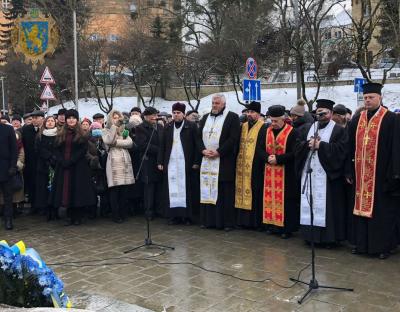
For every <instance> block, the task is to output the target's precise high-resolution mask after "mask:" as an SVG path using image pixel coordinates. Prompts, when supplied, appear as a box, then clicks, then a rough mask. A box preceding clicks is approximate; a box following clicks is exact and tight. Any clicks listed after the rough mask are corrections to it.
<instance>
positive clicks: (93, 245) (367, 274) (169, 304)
mask: <svg viewBox="0 0 400 312" xmlns="http://www.w3.org/2000/svg"><path fill="white" fill-rule="evenodd" d="M15 225H16V229H15V230H14V231H12V232H5V231H4V230H3V229H1V230H0V239H6V240H8V241H9V242H10V243H14V242H16V241H18V240H24V241H25V243H26V244H27V245H28V246H30V247H33V248H35V249H37V250H38V251H39V252H40V254H41V256H42V257H43V258H44V259H45V261H46V262H47V263H48V264H54V263H59V262H67V263H70V262H72V261H75V262H76V261H83V260H95V259H104V258H112V257H121V259H119V260H118V262H121V263H123V264H119V265H113V266H111V265H106V262H103V263H87V264H90V266H87V267H79V265H80V264H78V263H75V265H76V266H57V265H51V267H52V268H53V269H55V271H56V272H57V273H58V274H59V276H60V277H61V278H62V280H63V281H64V283H65V285H66V290H67V293H68V294H69V295H70V297H71V298H72V301H73V302H74V303H75V307H77V308H88V302H87V301H88V300H87V298H89V297H88V296H90V295H96V296H100V297H109V298H113V299H115V300H119V301H120V302H123V303H127V304H136V305H138V306H140V307H144V308H146V309H150V310H153V311H160V312H161V311H167V312H189V311H196V312H197V311H198V312H202V311H208V312H221V311H224V312H225V311H226V312H230V311H232V312H261V311H262V312H265V311H274V312H275V311H278V312H279V311H324V312H325V311H327V312H330V311H332V312H335V311H355V312H357V311H362V312H369V311H373V312H379V311H400V253H398V254H395V255H393V256H392V257H390V258H389V259H387V260H385V261H382V260H378V259H376V258H371V257H367V256H355V255H351V254H350V249H349V247H341V248H337V249H334V250H327V249H317V279H318V281H319V282H320V284H330V285H334V286H339V287H354V289H355V291H354V292H340V291H331V290H318V291H316V292H314V293H313V294H312V296H311V297H310V298H309V299H308V300H307V301H306V302H305V303H303V305H298V304H297V300H298V299H299V298H300V297H301V295H302V294H303V293H304V292H305V290H306V288H305V287H304V286H302V285H299V284H298V285H295V286H294V287H292V288H288V289H286V288H282V287H281V286H290V285H291V284H292V283H291V282H290V281H289V280H288V278H289V277H295V276H296V275H297V273H298V272H299V270H301V269H302V268H304V267H305V266H306V265H307V264H308V263H309V260H310V249H309V247H307V246H306V245H305V244H304V243H303V241H302V240H301V239H300V238H299V237H296V236H295V237H293V238H291V239H289V240H282V239H280V238H279V237H276V236H268V235H267V234H265V233H260V232H255V231H246V230H236V231H233V232H229V233H225V232H223V231H216V230H202V229H200V228H199V227H198V226H183V225H182V226H168V225H166V222H165V220H156V221H154V222H153V224H152V230H153V241H154V242H155V243H160V244H167V245H172V246H174V247H176V249H175V250H174V251H167V252H165V253H164V254H162V255H161V256H158V257H155V256H156V255H157V254H158V253H159V252H160V251H159V250H157V249H142V250H140V251H136V252H134V253H131V254H129V255H127V256H128V257H130V258H140V259H136V260H134V259H128V258H122V257H125V255H124V254H123V251H124V250H127V249H129V248H130V247H133V246H136V245H140V244H141V243H143V239H144V236H145V222H144V219H143V217H135V218H132V219H130V220H129V221H128V222H126V223H123V224H121V225H117V224H114V223H112V222H110V221H109V220H105V219H99V220H95V221H87V222H86V223H85V224H84V225H82V226H79V227H76V226H74V227H64V226H63V225H62V222H61V221H60V222H50V223H47V222H45V221H44V220H43V218H40V217H20V218H18V219H17V220H16V221H15ZM146 257H152V258H151V259H152V260H156V261H160V262H192V263H195V264H197V265H201V266H204V267H206V268H208V269H211V270H217V271H221V272H224V273H227V274H233V275H235V276H238V277H241V278H244V279H256V280H262V279H266V278H271V279H272V280H273V281H266V282H262V283H261V282H260V283H253V282H247V281H241V280H238V279H235V278H232V277H228V276H223V275H219V274H215V273H210V272H205V271H203V270H200V269H198V268H196V267H194V266H192V265H190V264H160V263H157V262H156V261H149V260H143V258H146ZM112 261H114V262H115V261H116V260H112ZM112 261H111V260H110V261H108V262H112ZM302 278H303V279H304V280H309V278H310V270H309V269H307V270H305V271H304V272H303V274H302ZM278 284H280V285H281V286H279V285H278ZM127 311H128V310H127Z"/></svg>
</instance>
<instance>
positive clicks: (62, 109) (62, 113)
mask: <svg viewBox="0 0 400 312" xmlns="http://www.w3.org/2000/svg"><path fill="white" fill-rule="evenodd" d="M66 112H67V110H66V109H65V108H60V109H59V110H58V112H57V116H59V115H65V113H66Z"/></svg>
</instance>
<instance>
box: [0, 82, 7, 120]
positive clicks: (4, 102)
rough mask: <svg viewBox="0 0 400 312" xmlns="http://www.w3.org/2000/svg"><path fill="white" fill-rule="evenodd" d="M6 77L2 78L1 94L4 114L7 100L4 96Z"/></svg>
mask: <svg viewBox="0 0 400 312" xmlns="http://www.w3.org/2000/svg"><path fill="white" fill-rule="evenodd" d="M4 78H5V77H4V76H1V77H0V80H1V94H2V98H3V102H2V103H3V112H4V114H5V113H6V100H5V95H4Z"/></svg>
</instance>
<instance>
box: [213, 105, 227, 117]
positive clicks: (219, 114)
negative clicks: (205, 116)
mask: <svg viewBox="0 0 400 312" xmlns="http://www.w3.org/2000/svg"><path fill="white" fill-rule="evenodd" d="M225 108H226V107H224V108H223V109H222V110H221V111H220V112H219V113H217V114H213V113H212V112H211V113H210V116H213V117H218V116H221V115H222V114H223V113H224V110H225Z"/></svg>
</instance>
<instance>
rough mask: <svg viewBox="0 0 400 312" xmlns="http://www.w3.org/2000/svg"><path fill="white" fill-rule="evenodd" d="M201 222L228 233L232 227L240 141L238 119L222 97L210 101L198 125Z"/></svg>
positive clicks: (217, 96) (205, 226)
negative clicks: (209, 110)
mask: <svg viewBox="0 0 400 312" xmlns="http://www.w3.org/2000/svg"><path fill="white" fill-rule="evenodd" d="M199 128H200V137H201V142H200V143H201V153H202V155H203V158H202V161H201V167H200V204H201V206H200V222H201V226H202V227H203V228H209V227H213V228H217V229H225V230H226V231H230V230H232V229H233V228H234V226H235V209H234V201H235V169H236V156H237V153H238V148H239V140H240V122H239V116H238V115H237V114H235V113H233V112H230V111H229V110H228V109H227V107H226V99H225V96H224V95H222V94H217V95H214V96H213V98H212V108H211V112H210V113H208V114H206V115H204V117H203V118H202V120H201V121H200V125H199Z"/></svg>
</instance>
